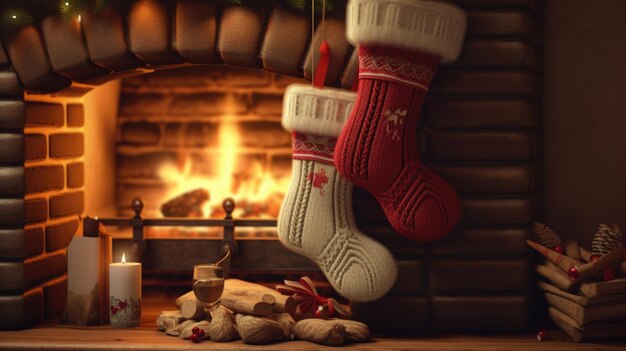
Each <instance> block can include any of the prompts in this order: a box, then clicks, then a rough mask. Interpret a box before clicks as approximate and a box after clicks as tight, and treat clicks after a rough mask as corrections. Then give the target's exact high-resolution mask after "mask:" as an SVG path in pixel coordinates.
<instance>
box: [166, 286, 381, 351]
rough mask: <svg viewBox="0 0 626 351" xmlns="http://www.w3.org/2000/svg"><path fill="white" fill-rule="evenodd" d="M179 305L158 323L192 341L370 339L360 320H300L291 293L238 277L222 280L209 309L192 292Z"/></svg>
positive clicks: (336, 341) (325, 342)
mask: <svg viewBox="0 0 626 351" xmlns="http://www.w3.org/2000/svg"><path fill="white" fill-rule="evenodd" d="M176 307H178V310H175V311H163V312H161V314H160V315H159V317H158V318H157V328H158V329H159V330H160V331H162V332H165V333H166V334H167V335H170V336H178V337H180V338H182V339H191V340H193V341H199V340H197V339H198V338H199V339H200V340H205V339H206V340H211V341H214V342H230V341H233V340H236V339H237V338H241V339H242V340H243V342H245V343H246V344H255V345H261V344H270V343H274V342H280V341H289V340H295V339H299V340H306V341H310V342H314V343H317V344H322V345H329V346H339V345H343V344H344V343H345V342H366V341H368V340H369V338H370V331H369V328H368V327H367V326H366V325H365V324H363V323H360V322H356V321H351V320H345V319H319V318H308V319H300V320H298V321H297V322H296V320H297V319H299V317H301V315H299V314H297V313H296V307H297V306H296V301H295V300H294V298H293V297H292V296H287V295H282V294H281V293H279V292H277V291H275V290H274V289H271V288H268V287H265V286H262V285H259V284H254V283H249V282H245V281H242V280H238V279H226V280H225V281H224V292H223V294H222V297H221V300H220V304H219V305H218V306H216V307H213V308H212V309H210V312H209V313H207V312H206V311H205V307H204V304H203V303H202V302H200V301H199V300H198V299H196V297H195V295H194V293H193V292H192V291H191V292H189V293H186V294H184V295H182V296H180V297H179V298H178V299H176ZM294 317H295V318H294ZM194 335H196V336H194Z"/></svg>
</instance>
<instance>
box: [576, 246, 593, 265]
mask: <svg viewBox="0 0 626 351" xmlns="http://www.w3.org/2000/svg"><path fill="white" fill-rule="evenodd" d="M578 250H580V257H582V258H583V261H585V262H589V261H591V252H590V251H589V250H587V249H585V248H584V247H582V246H579V247H578Z"/></svg>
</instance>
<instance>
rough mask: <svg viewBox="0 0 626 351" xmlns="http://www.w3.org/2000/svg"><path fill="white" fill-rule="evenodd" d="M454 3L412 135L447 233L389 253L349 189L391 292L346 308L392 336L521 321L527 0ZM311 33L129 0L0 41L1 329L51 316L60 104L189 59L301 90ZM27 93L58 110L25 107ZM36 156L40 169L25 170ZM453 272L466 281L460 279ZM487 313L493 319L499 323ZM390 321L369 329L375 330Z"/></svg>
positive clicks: (58, 297)
mask: <svg viewBox="0 0 626 351" xmlns="http://www.w3.org/2000/svg"><path fill="white" fill-rule="evenodd" d="M455 2H456V3H458V4H460V5H461V6H463V7H464V8H465V9H466V10H468V20H469V28H468V35H467V39H466V43H465V45H464V49H463V53H462V55H461V57H460V59H459V61H458V62H456V63H455V64H454V65H452V66H450V67H447V68H443V69H441V70H440V72H439V73H438V74H437V77H436V79H435V81H434V82H433V86H432V91H431V94H430V97H429V101H428V103H427V107H426V108H425V113H424V115H425V118H424V122H423V124H422V129H421V134H422V136H423V138H422V140H423V146H424V149H423V150H422V153H423V154H424V156H425V160H426V161H427V162H428V163H429V164H430V165H431V166H432V167H433V168H435V169H436V170H437V171H438V172H439V173H440V174H442V175H443V176H444V177H445V178H447V179H448V180H449V181H450V182H451V183H452V184H453V185H454V186H455V188H456V189H457V190H458V191H459V192H460V194H461V197H462V202H463V211H464V217H463V219H462V224H461V226H460V227H459V229H458V230H457V231H456V232H455V233H453V235H451V236H450V238H449V239H448V240H445V241H443V242H441V243H436V244H433V245H428V246H423V245H421V244H414V243H407V242H404V241H400V242H398V240H399V239H398V238H397V236H396V235H394V234H393V233H392V231H391V230H390V228H389V226H388V224H387V223H386V220H385V219H384V215H382V212H381V211H380V208H378V206H377V205H376V204H375V202H373V200H372V199H371V197H368V196H367V195H366V194H363V192H359V191H358V190H357V191H356V194H355V198H357V199H358V200H359V201H355V203H354V210H355V211H356V212H361V213H366V214H368V216H363V218H364V219H363V221H361V223H359V225H361V226H362V227H364V228H367V233H368V234H371V235H373V236H375V237H376V238H377V239H379V240H381V241H383V242H384V243H385V244H386V245H388V246H390V247H391V248H392V251H394V254H395V255H396V258H397V260H398V265H399V268H400V279H399V281H398V284H397V286H396V287H394V291H393V292H392V293H391V294H390V295H389V296H387V297H385V299H384V301H381V302H379V303H378V304H367V305H364V306H361V310H362V311H364V313H365V314H366V315H379V316H381V315H406V314H407V313H406V311H411V312H410V313H409V314H410V316H406V320H405V321H404V322H403V325H404V327H403V330H400V329H398V328H396V327H393V328H395V329H393V331H395V332H398V331H422V330H424V329H426V328H429V327H430V328H432V329H435V330H438V331H446V330H462V331H515V330H522V329H524V328H526V326H527V325H528V322H529V315H528V309H529V304H530V299H529V291H530V286H529V276H528V274H529V270H528V252H527V249H526V246H525V243H524V241H525V239H526V238H527V237H528V233H529V228H530V224H531V220H532V218H533V216H534V213H535V211H536V209H537V206H536V203H537V199H538V190H539V184H540V176H539V173H538V168H537V164H538V161H539V159H540V157H539V154H538V148H537V147H536V145H537V138H536V134H537V125H538V118H539V114H538V104H539V93H540V92H539V90H538V88H537V78H538V77H539V76H540V69H541V65H540V60H539V52H540V48H541V35H540V33H541V30H540V25H539V24H540V22H541V12H540V11H539V10H538V7H537V3H538V1H534V0H480V1H478V0H456V1H455ZM252 4H254V5H252ZM342 18H343V16H342V14H341V11H339V13H337V14H335V15H333V16H330V17H329V18H328V20H327V22H326V27H325V32H326V39H327V40H328V41H329V44H330V47H331V48H332V50H331V63H330V67H329V72H328V76H327V79H326V84H327V85H330V86H335V87H343V88H350V87H351V85H352V81H353V80H354V78H355V75H356V69H357V60H356V54H355V51H354V48H353V47H352V46H351V45H350V44H349V43H348V42H347V41H346V39H345V34H344V32H345V31H344V22H343V19H342ZM310 31H311V26H310V18H309V16H308V15H306V14H303V13H299V12H294V11H292V10H290V9H288V8H285V7H282V6H280V5H276V3H275V2H272V1H263V2H261V1H258V2H257V1H255V2H249V3H246V5H237V6H218V5H216V4H215V3H213V2H209V1H195V0H188V1H184V0H179V1H165V0H163V1H159V0H137V1H133V2H132V3H131V5H129V7H128V8H127V9H125V10H123V11H118V10H113V9H108V10H106V11H105V12H103V13H101V14H98V15H97V16H94V15H89V14H84V15H82V16H81V19H80V21H79V20H78V19H76V20H74V21H70V22H68V23H66V22H63V21H61V20H60V19H59V18H57V17H54V16H52V17H48V18H44V19H42V20H41V21H40V22H38V23H37V24H35V25H29V26H24V27H20V28H15V29H12V30H10V31H4V32H3V33H2V46H3V49H4V50H0V150H2V151H1V153H0V315H4V316H11V317H12V318H5V319H4V320H0V329H12V328H23V327H27V326H31V325H33V324H35V323H37V322H38V321H39V320H40V319H41V317H42V316H53V315H56V314H59V313H60V310H61V309H62V305H63V303H64V294H65V290H64V289H65V288H64V284H65V278H64V272H65V247H66V246H67V244H68V242H69V240H70V239H71V237H72V236H73V235H74V233H75V232H76V229H77V228H78V225H79V223H78V215H79V214H81V213H82V212H83V209H84V193H83V187H84V181H83V178H84V172H85V170H84V166H83V163H82V161H81V157H82V156H83V151H84V150H83V149H82V148H81V146H82V145H83V142H84V140H83V138H84V137H83V134H82V126H83V125H84V111H83V109H82V105H81V104H80V103H75V102H73V101H74V100H72V99H73V98H76V97H80V96H82V95H84V94H86V93H87V92H89V91H91V90H93V89H94V88H95V87H96V86H97V85H99V84H102V83H104V82H108V81H112V80H115V79H119V78H123V77H128V76H132V75H138V74H145V73H149V72H152V71H155V70H161V69H165V68H173V67H179V66H183V65H190V64H226V65H231V66H238V67H245V68H256V69H265V70H267V71H271V72H276V73H280V74H285V75H288V76H293V77H305V78H307V79H310V78H311V67H312V63H313V62H316V61H317V59H316V57H315V55H314V56H313V59H311V52H312V53H313V54H315V53H316V52H317V47H318V46H319V42H320V39H321V38H320V37H321V32H320V27H319V26H317V31H316V33H315V34H314V35H313V36H311V33H310ZM24 92H28V94H29V95H28V96H29V97H30V101H24V96H25V94H24ZM39 95H41V96H49V95H53V96H65V97H68V102H67V103H63V104H61V105H58V104H48V103H45V102H41V101H40V102H36V101H34V100H38V98H37V97H38V96H39ZM433 116H436V118H433ZM70 144H71V145H74V146H77V147H76V148H73V149H74V150H76V151H75V152H74V153H69V154H68V153H66V152H65V151H63V150H65V149H64V145H70ZM43 159H49V160H53V161H54V162H53V164H45V165H41V164H40V163H38V162H39V161H40V160H43ZM459 266H464V267H467V269H470V270H471V271H472V272H478V273H476V274H472V276H473V278H472V280H471V281H468V280H467V279H464V276H465V275H466V273H467V272H465V271H464V270H458V269H457V267H459ZM494 276H496V277H507V278H506V279H493V277H494ZM494 303H496V304H499V305H494ZM381 311H385V312H384V313H383V312H381ZM502 311H505V312H504V313H506V314H507V315H508V316H509V318H508V319H507V320H506V321H503V320H502V319H501V318H498V315H500V314H501V313H502ZM379 312H380V313H379ZM476 314H482V315H484V318H483V319H482V322H480V323H475V322H472V319H473V318H472V317H473V316H474V315H476ZM450 316H455V317H450ZM459 316H460V317H459ZM457 317H458V318H457ZM490 318H491V319H490ZM394 325H397V323H394V321H385V320H384V318H379V319H377V320H376V321H372V326H373V327H374V329H379V330H381V329H385V328H389V326H394Z"/></svg>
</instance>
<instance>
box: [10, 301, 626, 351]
mask: <svg viewBox="0 0 626 351" xmlns="http://www.w3.org/2000/svg"><path fill="white" fill-rule="evenodd" d="M172 301H173V300H172ZM172 301H169V299H164V298H163V296H159V297H156V296H145V295H144V301H143V314H142V326H141V327H140V328H133V329H113V328H111V327H108V326H106V327H105V326H103V327H90V328H74V327H63V326H59V325H58V324H57V323H56V322H47V323H44V324H41V325H39V326H37V327H35V328H33V329H28V330H21V331H12V332H7V331H2V332H0V350H85V351H91V350H134V351H141V350H211V351H219V350H327V349H330V348H329V347H325V346H320V345H316V344H312V343H309V342H306V341H289V342H283V343H278V344H273V345H265V346H255V345H246V344H244V343H243V342H242V341H240V340H239V341H235V342H230V343H214V342H211V341H204V342H201V343H199V344H193V343H191V342H190V341H188V340H182V339H179V338H176V337H171V336H166V335H165V334H164V333H161V332H159V331H157V330H156V328H155V320H156V316H157V314H158V312H159V311H161V310H171V309H172V306H170V304H173V302H172ZM557 337H559V338H560V339H561V340H551V341H543V342H538V341H537V340H536V338H535V336H534V335H532V334H517V335H428V336H422V337H414V338H407V337H398V338H395V337H390V336H377V337H376V338H375V339H374V340H373V341H372V342H370V343H366V344H349V345H346V346H343V347H341V349H346V350H441V351H444V350H445V351H453V350H459V351H460V350H463V351H468V350H507V351H514V350H546V351H550V350H555V351H556V350H568V351H571V350H583V351H584V350H625V349H626V340H624V341H620V342H606V343H584V344H576V343H573V342H571V341H568V340H566V339H565V337H564V336H560V335H557Z"/></svg>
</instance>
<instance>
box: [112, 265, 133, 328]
mask: <svg viewBox="0 0 626 351" xmlns="http://www.w3.org/2000/svg"><path fill="white" fill-rule="evenodd" d="M109 315H110V317H111V326H113V327H116V328H128V327H138V326H139V322H140V320H141V263H138V262H126V255H125V254H122V262H118V263H111V264H109Z"/></svg>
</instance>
